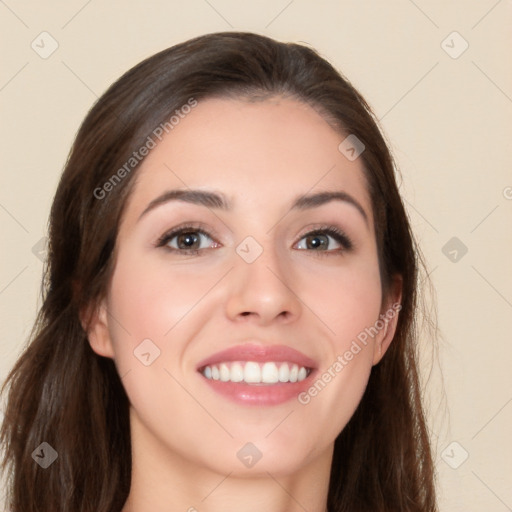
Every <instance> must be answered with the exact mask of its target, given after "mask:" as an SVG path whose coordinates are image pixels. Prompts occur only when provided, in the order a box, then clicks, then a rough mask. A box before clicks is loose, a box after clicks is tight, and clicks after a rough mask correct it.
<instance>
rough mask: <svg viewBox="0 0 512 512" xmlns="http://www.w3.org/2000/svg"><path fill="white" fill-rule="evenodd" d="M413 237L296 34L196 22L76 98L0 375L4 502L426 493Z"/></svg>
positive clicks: (312, 507) (150, 505)
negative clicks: (42, 252)
mask: <svg viewBox="0 0 512 512" xmlns="http://www.w3.org/2000/svg"><path fill="white" fill-rule="evenodd" d="M418 261H419V258H418V252H417V249H416V248H415V245H414V241H413V238H412V235H411V231H410V227H409V223H408V219H407V216H406V213H405V211H404V207H403V204H402V201H401V198H400V196H399V192H398V189H397V185H396V182H395V177H394V167H393V161H392V157H391V155H390V152H389V150H388V148H387V146H386V143H385V141H384V139H383V137H382V135H381V133H380V131H379V129H378V127H377V124H376V122H375V120H374V116H373V114H372V112H371V110H370V107H369V106H368V105H367V104H366V102H365V100H364V99H363V98H362V97H361V96H360V94H359V93H358V92H357V91H356V90H355V89H354V88H353V87H352V86H351V85H350V83H349V82H348V81H347V80H346V79H344V78H343V77H342V76H341V75H340V74H339V73H338V72H337V71H335V70H334V69H333V67H332V66H331V65H330V64H328V63H327V62H326V61H325V60H324V59H322V58H321V57H320V56H319V55H318V54H317V53H316V52H314V51H313V50H311V49H309V48H306V47H303V46H300V45H296V44H284V43H279V42H276V41H274V40H272V39H269V38H267V37H263V36H260V35H256V34H251V33H236V32H231V33H218V34H210V35H206V36H202V37H197V38H195V39H192V40H190V41H187V42H185V43H182V44H179V45H176V46H174V47H172V48H169V49H167V50H164V51H162V52H160V53H158V54H156V55H154V56H152V57H150V58H148V59H146V60H145V61H143V62H141V63H140V64H138V65H137V66H135V67H134V68H133V69H131V70H129V71H128V72H127V73H126V74H125V75H123V76H122V77H121V78H120V79H119V80H118V81H117V82H116V83H115V84H113V85H112V86H111V87H110V88H109V89H108V91H107V92H106V93H105V94H104V95H103V96H102V97H101V98H100V99H99V100H98V102H97V103H96V105H95V106H94V107H93V108H92V109H91V111H90V112H89V114H88V115H87V117H86V119H85V120H84V122H83V124H82V126H81V128H80V130H79V132H78V134H77V137H76V140H75V142H74V145H73V148H72V150H71V153H70V156H69V159H68V161H67V164H66V167H65V170H64V172H63V175H62V178H61V181H60V184H59V187H58V190H57V193H56V196H55V199H54V202H53V206H52V210H51V217H50V234H49V257H48V268H47V272H46V276H45V277H46V279H45V284H46V288H45V290H46V291H45V296H44V303H43V306H42V309H41V311H40V313H39V316H38V319H37V323H36V325H35V328H34V332H33V337H32V340H31V343H30V345H29V346H28V348H27V349H26V351H25V352H24V354H23V355H22V356H21V358H20V359H19V361H18V362H17V363H16V365H15V367H14V368H13V370H12V372H11V373H10V375H9V377H8V379H7V381H6V383H5V386H8V387H9V395H8V405H7V409H6V412H5V421H4V424H3V426H2V431H1V439H2V442H3V444H4V446H5V448H6V456H5V461H4V465H5V466H6V467H8V468H9V469H10V470H11V476H12V478H11V480H10V487H9V490H10V493H11V496H10V504H9V506H10V510H12V511H14V512H21V511H23V512H29V511H35V510H38V511H42V510H44V511H52V512H54V511H60V510H62V511H64V510H65V511H91V512H92V511H95V512H97V511H123V512H140V511H146V510H151V511H152V512H159V511H163V510H166V511H169V510H191V511H192V510H198V511H203V510H205V511H217V510H243V511H256V510H258V511H260V510H265V511H269V512H273V511H276V512H277V511H295V510H308V511H310V512H313V511H314V512H323V511H325V510H328V511H351V512H356V511H357V512H359V511H361V512H363V511H373V512H375V511H393V512H399V511H400V512H402V511H403V512H405V511H407V512H412V511H418V512H419V511H422V512H426V511H435V510H437V508H436V502H435V493H434V484H433V480H434V478H433V462H432V458H431V453H430V448H429V438H428V432H427V428H426V422H425V418H424V414H423V410H422V404H421V396H420V388H419V382H418V373H417V363H416V359H415V357H416V356H415V352H416V344H415V343H416V340H415V335H414V333H415V331H414V326H415V318H416V314H417V295H416V294H417V290H416V286H417V284H416V281H417V272H418Z"/></svg>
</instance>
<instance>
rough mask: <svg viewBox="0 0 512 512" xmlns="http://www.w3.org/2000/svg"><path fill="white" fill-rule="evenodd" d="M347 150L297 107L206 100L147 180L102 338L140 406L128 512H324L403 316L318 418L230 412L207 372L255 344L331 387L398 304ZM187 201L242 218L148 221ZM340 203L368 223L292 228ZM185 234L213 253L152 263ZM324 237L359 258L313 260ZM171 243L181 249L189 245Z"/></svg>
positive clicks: (127, 223)
mask: <svg viewBox="0 0 512 512" xmlns="http://www.w3.org/2000/svg"><path fill="white" fill-rule="evenodd" d="M344 138H345V136H343V135H340V134H339V133H337V132H336V131H334V130H333V129H332V128H331V127H330V126H329V125H328V124H327V123H326V122H325V120H324V119H323V118H322V117H320V116H319V114H317V113H316V111H315V110H313V109H312V108H311V107H310V106H308V105H305V104H303V103H300V102H298V101H296V100H293V99H289V98H282V97H274V98H272V99H267V100H264V101H259V102H252V103H251V102H247V101H242V100H240V101H238V100H232V99H230V100H227V99H208V100H204V101H200V102H199V104H198V106H197V107H196V108H194V109H193V110H192V111H191V113H190V114H188V115H187V116H186V117H185V118H184V119H182V120H181V121H180V123H179V125H177V126H176V127H175V128H174V129H173V130H172V131H171V132H170V133H169V134H168V135H166V136H165V137H164V138H163V140H162V142H160V143H159V144H158V145H157V146H156V148H154V149H152V150H151V152H150V154H149V155H148V157H147V158H146V159H145V160H144V162H143V163H142V165H141V167H140V169H139V170H138V171H137V173H138V174H137V183H136V185H135V187H134V189H133V192H132V194H131V196H130V198H129V201H128V203H127V205H126V210H125V212H124V215H123V218H122V221H121V225H120V229H119V235H118V239H117V243H116V250H115V258H116V262H115V269H114V273H113V276H112V279H111V282H110V286H109V290H108V294H107V296H106V298H105V300H104V301H103V302H102V303H101V304H100V305H99V306H98V308H97V311H96V314H95V317H94V321H93V323H92V325H91V327H90V329H89V341H90V344H91V346H92V348H93V350H94V351H95V352H96V353H98V354H100V355H102V356H105V357H111V358H113V359H114V361H115V363H116V366H117V368H118V371H119V374H120V376H121V377H122V382H123V385H124V387H125V389H126V392H127V394H128V397H129V399H130V403H131V411H130V426H131V435H132V452H133V465H132V487H131V491H130V495H129V498H128V501H127V503H126V505H125V508H124V509H123V512H145V511H148V510H151V511H152V512H163V511H166V512H167V511H169V510H182V511H187V510H188V511H193V510H197V511H200V512H202V511H211V512H216V511H226V510H243V511H244V512H251V511H254V512H256V511H258V512H259V511H261V510H266V511H269V512H285V511H286V512H290V511H299V510H300V511H302V510H304V509H306V510H308V511H310V512H322V511H324V510H325V509H326V502H327V491H328V481H329V472H330V466H331V461H332V452H333V446H334V440H335V438H336V437H337V435H338V434H339V433H340V431H341V430H342V429H343V428H344V426H345V425H346V423H347V422H348V420H349V419H350V417H351V416H352V414H353V413H354V411H355V409H356V407H357V405H358V403H359V402H360V400H361V397H362V394H363V392H364V389H365V387H366V385H367V382H368V378H369V374H370V372H371V368H372V366H373V365H375V364H377V363H378V362H379V361H380V359H381V358H382V356H383V355H384V353H385V352H386V350H387V348H388V346H389V344H390V342H391V340H392V338H393V334H394V331H395V326H396V320H397V316H398V315H395V316H394V318H393V319H391V320H390V321H389V322H388V323H387V325H386V328H384V329H381V330H380V331H379V333H378V335H377V336H375V337H374V338H371V337H370V338H369V339H368V344H367V345H366V346H363V347H362V350H361V351H360V352H359V353H358V354H357V355H355V356H354V358H353V359H352V360H351V361H350V362H348V364H347V365H346V366H345V367H344V368H343V370H342V371H341V372H339V373H337V374H336V376H335V378H333V379H332V380H331V382H329V383H328V385H327V386H325V388H324V389H323V390H322V391H321V392H320V393H318V394H317V396H315V397H313V398H311V401H310V402H309V403H308V404H307V405H302V404H300V403H299V402H298V401H297V400H295V399H293V400H290V401H288V402H286V403H284V404H281V405H273V406H265V407H255V406H249V405H238V404H235V403H233V402H231V401H229V400H228V399H226V398H224V397H222V396H221V395H218V394H217V393H215V392H214V391H212V390H211V389H210V387H209V386H208V385H207V384H206V383H205V380H204V377H202V376H201V375H200V374H199V373H198V372H197V371H196V366H197V363H199V362H200V361H201V360H202V359H204V358H206V357H207V356H209V355H211V354H213V353H215V352H217V351H220V350H223V349H226V348H228V347H230V346H233V345H237V344H240V343H243V342H245V341H248V340H256V341H257V342H259V343H261V344H263V345H272V344H284V345H289V346H291V347H294V348H296V349H298V350H300V351H301V352H303V353H304V354H306V355H308V356H309V357H311V358H313V359H314V360H315V361H316V362H317V363H318V366H319V372H320V374H321V373H322V372H323V371H325V370H327V369H328V368H329V367H331V366H332V365H333V363H334V362H335V361H336V360H337V357H338V355H340V354H344V353H345V352H346V351H347V350H348V349H349V348H350V346H351V343H352V341H353V340H354V339H355V338H356V336H357V335H358V334H359V333H360V332H361V331H364V329H365V328H367V327H369V326H373V325H374V324H375V322H376V321H377V320H378V319H379V314H380V313H384V312H385V311H387V310H388V309H389V308H390V307H391V304H393V303H395V302H397V301H398V302H399V300H400V286H399V285H398V284H396V283H395V286H394V287H393V292H392V294H390V296H389V297H385V298H383V297H382V294H381V284H380V277H379V267H378V259H377V247H376V241H375V235H374V224H373V222H374V221H373V214H372V209H371V203H370V198H369V195H368V191H367V186H366V182H365V179H364V175H363V168H362V163H361V159H360V158H358V159H356V160H355V161H349V160H348V159H347V158H346V157H345V156H344V155H343V154H342V153H341V152H340V151H339V150H338V146H339V144H340V142H341V141H342V140H343V139H344ZM188 188H192V189H201V190H205V191H206V190H207V191H215V192H218V193H222V194H224V195H225V196H226V198H227V199H228V200H229V201H230V202H232V209H231V210H230V211H223V210H219V209H215V208H213V207H210V208H208V207H205V206H202V205H196V204H192V203H187V202H183V201H170V202H168V203H166V204H163V205H161V206H159V207H157V208H155V209H153V210H151V211H150V212H148V213H147V214H145V215H144V216H142V218H141V219H140V220H139V216H140V215H141V213H142V212H143V211H144V210H145V208H146V207H147V206H148V204H149V203H150V202H151V201H152V200H153V199H154V198H155V197H157V196H159V195H160V194H161V193H162V192H164V191H166V190H170V189H188ZM335 190H336V191H339V190H342V191H344V192H346V193H348V194H350V195H351V196H352V197H353V198H354V199H356V200H357V202H358V203H359V204H360V205H361V206H362V208H363V209H364V211H365V212H366V215H367V220H366V221H365V219H364V217H363V216H362V215H361V213H360V212H359V211H358V210H357V209H356V208H355V207H354V206H353V205H351V204H349V203H348V202H342V201H332V202H329V203H327V204H324V205H321V206H318V207H314V208H310V209H307V210H303V211H290V205H291V203H292V200H293V199H295V198H296V197H297V196H299V195H302V194H307V193H314V192H319V191H335ZM187 221H192V222H199V223H201V227H202V228H203V229H205V230H206V231H207V232H208V233H209V236H210V237H211V238H208V237H203V238H202V241H201V242H200V246H199V247H200V248H201V250H200V252H199V253H198V254H188V255H187V254H178V253H177V252H170V251H169V250H168V249H166V248H165V247H155V245H156V241H157V240H158V238H159V237H160V236H161V235H162V234H164V233H165V232H166V231H168V230H170V229H171V228H174V227H176V226H178V225H179V224H182V223H184V222H187ZM324 225H327V226H330V225H334V226H336V227H338V228H339V229H341V230H343V231H344V232H345V233H346V234H347V235H348V236H349V237H350V238H351V239H352V241H353V245H354V247H353V249H352V250H350V251H349V250H344V249H343V248H341V246H340V244H339V243H338V242H337V241H336V240H334V239H332V238H330V237H329V236H327V235H323V236H322V239H323V240H324V242H325V243H328V244H329V245H328V246H327V248H328V250H324V251H321V250H319V249H315V248H311V246H308V245H307V244H306V241H307V238H305V237H304V235H306V234H307V233H308V232H310V231H312V229H314V228H318V227H322V226H324ZM247 236H251V237H253V238H254V239H255V240H256V241H257V242H258V243H259V245H260V246H261V247H262V249H263V252H262V254H261V255H260V256H259V257H258V258H257V259H256V260H255V261H254V262H253V263H247V262H246V261H245V260H244V259H242V258H241V257H240V256H239V255H238V254H237V252H236V251H235V249H236V247H237V246H238V245H239V244H240V243H241V242H242V241H243V240H244V239H245V238H246V237H247ZM313 238H314V237H313ZM170 243H171V245H172V246H173V247H174V248H176V247H177V239H176V238H174V239H173V241H172V242H170ZM181 247H183V244H182V245H181ZM177 250H180V249H177ZM181 250H182V251H183V249H181ZM148 338H149V339H151V340H152V343H154V344H155V345H156V346H157V347H158V348H159V350H160V355H159V357H158V358H156V359H155V360H154V362H152V364H151V365H149V366H145V365H144V364H142V363H141V362H140V361H139V360H138V359H137V358H136V357H135V356H134V350H135V349H136V347H137V346H138V345H139V344H140V343H141V342H142V340H144V339H148ZM152 350H153V349H152ZM248 442H251V443H253V444H254V445H255V446H256V447H257V448H258V450H259V451H260V452H261V453H262V457H261V459H260V460H259V461H258V462H257V463H256V464H255V465H254V466H253V467H251V468H247V467H246V466H245V465H244V464H242V463H241V461H240V460H239V458H238V457H237V452H238V451H239V450H240V449H241V448H242V447H243V446H244V445H245V444H246V443H248Z"/></svg>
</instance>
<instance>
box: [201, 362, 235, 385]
mask: <svg viewBox="0 0 512 512" xmlns="http://www.w3.org/2000/svg"><path fill="white" fill-rule="evenodd" d="M206 368H208V366H207V367H206ZM206 368H205V369H206ZM205 377H206V375H205ZM229 380H230V381H231V382H242V381H243V380H244V369H243V367H242V365H241V364H240V363H234V364H233V365H232V366H231V375H230V379H229Z"/></svg>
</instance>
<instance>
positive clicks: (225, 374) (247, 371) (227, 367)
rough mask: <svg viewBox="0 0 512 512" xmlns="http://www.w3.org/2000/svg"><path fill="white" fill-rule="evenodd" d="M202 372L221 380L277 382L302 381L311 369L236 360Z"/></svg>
mask: <svg viewBox="0 0 512 512" xmlns="http://www.w3.org/2000/svg"><path fill="white" fill-rule="evenodd" d="M202 374H203V375H204V376H205V377H206V378H207V379H213V380H220V381H221V382H242V381H243V382H245V383H247V384H276V383H280V382H281V383H282V382H300V381H302V380H304V379H305V378H306V377H307V376H308V375H309V370H308V369H307V368H305V367H304V366H298V365H296V364H292V363H276V362H273V361H269V362H265V363H257V362H254V361H246V362H241V361H236V362H225V363H220V364H219V365H211V366H206V367H205V368H204V369H203V370H202Z"/></svg>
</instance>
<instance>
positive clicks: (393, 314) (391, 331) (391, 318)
mask: <svg viewBox="0 0 512 512" xmlns="http://www.w3.org/2000/svg"><path fill="white" fill-rule="evenodd" d="M402 283H403V279H402V277H401V276H396V277H395V278H394V279H393V286H392V290H391V292H390V294H389V300H388V302H387V305H386V309H385V310H383V311H382V313H381V314H380V316H379V320H381V321H382V322H383V323H384V325H383V327H382V329H381V330H380V331H379V333H378V334H377V336H376V338H375V344H374V348H373V363H372V364H373V366H375V365H376V364H378V363H379V362H380V361H381V360H382V358H383V357H384V354H385V353H386V351H387V350H388V348H389V346H390V345H391V342H392V341H393V338H394V336H395V332H396V326H397V324H398V315H399V312H400V310H401V309H402V305H401V301H402Z"/></svg>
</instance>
